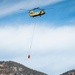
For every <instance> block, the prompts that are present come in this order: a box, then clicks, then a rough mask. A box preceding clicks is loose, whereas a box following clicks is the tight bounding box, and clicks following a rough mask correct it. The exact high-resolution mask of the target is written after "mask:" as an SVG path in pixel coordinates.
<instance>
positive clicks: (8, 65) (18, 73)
mask: <svg viewBox="0 0 75 75" xmlns="http://www.w3.org/2000/svg"><path fill="white" fill-rule="evenodd" d="M0 75H47V74H45V73H42V72H39V71H36V70H33V69H30V68H28V67H26V66H23V65H22V64H19V63H16V62H13V61H0Z"/></svg>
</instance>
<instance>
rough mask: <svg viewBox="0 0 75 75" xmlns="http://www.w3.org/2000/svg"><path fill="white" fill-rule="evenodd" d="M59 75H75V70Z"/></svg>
mask: <svg viewBox="0 0 75 75" xmlns="http://www.w3.org/2000/svg"><path fill="white" fill-rule="evenodd" d="M61 75H75V70H74V69H73V70H70V71H67V72H65V73H63V74H61Z"/></svg>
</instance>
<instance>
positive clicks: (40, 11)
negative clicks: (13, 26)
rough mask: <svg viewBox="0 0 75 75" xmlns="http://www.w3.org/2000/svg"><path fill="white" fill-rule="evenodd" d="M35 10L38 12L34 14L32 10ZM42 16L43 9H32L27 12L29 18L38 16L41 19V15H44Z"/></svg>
mask: <svg viewBox="0 0 75 75" xmlns="http://www.w3.org/2000/svg"><path fill="white" fill-rule="evenodd" d="M37 9H38V10H39V11H37V12H35V11H34V10H37ZM44 14H45V11H44V9H40V8H34V9H32V10H30V11H29V16H30V17H36V16H40V17H41V15H44Z"/></svg>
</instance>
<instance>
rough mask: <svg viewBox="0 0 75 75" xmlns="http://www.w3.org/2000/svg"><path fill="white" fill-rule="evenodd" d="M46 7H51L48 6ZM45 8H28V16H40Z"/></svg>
mask: <svg viewBox="0 0 75 75" xmlns="http://www.w3.org/2000/svg"><path fill="white" fill-rule="evenodd" d="M48 9H53V8H48ZM20 10H25V9H20ZM36 10H38V11H36ZM45 10H46V9H40V8H39V7H37V8H34V9H32V10H29V13H28V14H29V16H30V17H37V16H40V17H41V15H44V14H45Z"/></svg>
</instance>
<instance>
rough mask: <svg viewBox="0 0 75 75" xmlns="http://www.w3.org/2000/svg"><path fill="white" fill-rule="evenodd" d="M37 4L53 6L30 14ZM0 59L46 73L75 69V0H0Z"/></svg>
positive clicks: (54, 73) (57, 74)
mask: <svg viewBox="0 0 75 75" xmlns="http://www.w3.org/2000/svg"><path fill="white" fill-rule="evenodd" d="M36 7H40V8H41V9H48V8H53V9H48V10H45V12H46V14H45V15H42V16H41V17H39V16H38V17H35V18H33V17H30V16H29V15H28V10H31V9H33V8H36ZM20 9H25V10H24V11H22V10H20ZM34 26H35V30H34V37H33V41H32V46H31V50H30V44H31V39H32V34H33V29H34ZM29 53H30V55H31V59H28V58H27V56H28V54H29ZM0 60H1V61H4V60H6V61H9V60H11V61H16V62H19V63H22V64H24V65H25V66H27V67H29V68H32V69H35V70H38V71H41V72H44V73H47V74H49V75H52V74H53V75H59V74H61V73H63V72H65V71H67V70H71V69H75V0H43V1H42V0H0Z"/></svg>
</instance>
